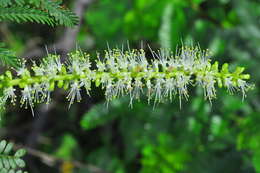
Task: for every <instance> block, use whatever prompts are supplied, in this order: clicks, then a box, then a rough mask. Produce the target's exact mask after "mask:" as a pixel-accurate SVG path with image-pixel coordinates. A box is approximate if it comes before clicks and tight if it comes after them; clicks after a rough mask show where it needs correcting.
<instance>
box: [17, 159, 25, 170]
mask: <svg viewBox="0 0 260 173" xmlns="http://www.w3.org/2000/svg"><path fill="white" fill-rule="evenodd" d="M15 163H16V164H17V165H18V166H19V167H21V168H23V167H25V162H24V161H23V160H22V159H20V158H16V159H15Z"/></svg>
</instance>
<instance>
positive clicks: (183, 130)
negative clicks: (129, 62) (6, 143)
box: [3, 0, 260, 173]
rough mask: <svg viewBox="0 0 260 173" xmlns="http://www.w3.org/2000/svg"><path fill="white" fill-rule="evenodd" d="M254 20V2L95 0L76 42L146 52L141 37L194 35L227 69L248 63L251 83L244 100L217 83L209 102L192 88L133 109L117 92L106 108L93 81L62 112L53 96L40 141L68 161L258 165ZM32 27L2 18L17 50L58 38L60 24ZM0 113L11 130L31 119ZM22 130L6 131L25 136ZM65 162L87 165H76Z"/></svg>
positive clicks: (125, 168)
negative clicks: (185, 95) (83, 96)
mask: <svg viewBox="0 0 260 173" xmlns="http://www.w3.org/2000/svg"><path fill="white" fill-rule="evenodd" d="M72 2H73V0H71V1H70V3H72ZM68 5H69V3H68ZM259 20H260V2H259V1H258V0H250V1H249V0H160V1H158V0H133V1H129V0H120V1H118V0H99V1H94V2H93V3H92V4H91V5H90V6H89V7H88V9H87V11H86V12H85V14H84V22H83V25H82V26H81V28H80V32H79V34H78V37H77V39H78V44H79V46H80V47H81V48H82V49H84V50H88V51H90V53H95V51H96V50H103V49H105V48H106V47H107V43H109V46H110V47H116V46H118V47H121V45H122V44H123V43H126V41H129V43H130V46H131V47H132V48H140V46H141V42H143V46H144V48H145V49H147V50H148V48H147V46H146V45H147V44H149V45H150V46H151V47H153V48H160V47H168V48H169V47H170V48H172V49H175V48H176V46H178V45H180V44H182V43H183V44H198V43H199V45H200V46H201V47H202V48H209V49H210V50H211V51H212V53H213V55H214V57H213V60H218V61H219V62H221V63H223V62H229V63H230V64H231V68H233V67H234V66H237V65H242V66H245V67H246V69H247V73H249V74H251V76H252V79H251V80H252V82H253V83H255V86H256V87H255V89H254V91H251V92H249V93H248V96H247V97H246V99H245V100H244V101H242V96H237V95H229V94H227V93H226V92H225V91H223V90H221V89H220V90H219V91H218V93H219V95H218V98H217V100H214V101H213V102H212V105H211V104H210V103H209V102H207V101H205V100H204V98H203V91H202V90H200V89H194V90H193V91H191V92H192V95H191V96H190V98H189V100H188V101H187V102H186V101H185V102H184V103H183V107H182V109H180V108H179V103H178V98H176V99H174V102H173V103H168V102H166V103H163V104H159V105H156V106H155V107H154V106H153V105H148V104H147V103H146V101H144V100H143V99H141V100H140V101H139V102H138V101H137V102H135V103H134V105H133V108H130V107H129V105H128V104H129V98H121V99H117V100H114V101H112V102H110V103H109V104H108V106H107V105H106V103H105V102H104V94H103V93H102V92H101V90H100V88H95V87H94V90H93V91H92V93H91V95H92V98H88V99H87V100H86V101H85V102H82V103H79V104H75V105H73V106H72V107H71V109H70V110H67V109H66V108H67V107H66V106H67V104H66V102H65V101H64V100H62V99H60V97H59V95H58V94H57V96H56V97H55V98H56V99H54V100H55V109H52V110H51V111H50V112H49V114H50V115H51V116H49V117H50V118H49V122H48V125H46V127H45V128H44V131H43V132H42V134H41V135H42V136H43V137H42V138H47V139H48V140H47V141H48V142H42V143H41V145H40V146H39V149H40V150H42V151H44V152H47V153H49V154H51V155H54V156H55V157H59V158H63V159H64V160H66V163H67V162H70V161H71V163H72V164H73V162H72V161H73V160H80V161H81V162H82V163H86V164H87V163H90V164H93V165H96V166H97V167H99V168H102V169H103V170H106V171H108V172H111V173H132V172H139V173H158V172H159V173H175V172H185V173H214V172H216V173H218V172H227V173H233V172H234V173H240V172H241V173H242V172H243V173H244V172H249V173H255V172H256V173H257V172H260V125H259V124H260V97H259V87H258V86H259V82H260V77H259V74H260V68H259V66H260V49H259V47H260V41H259V40H260V22H259ZM35 27H38V28H40V29H39V30H37V32H36V31H35V30H32V32H31V33H28V32H26V30H28V29H29V30H30V28H26V26H21V28H19V29H18V28H17V25H14V24H9V28H10V31H12V32H11V33H9V35H8V37H3V39H4V40H3V41H5V39H6V38H9V39H7V41H6V43H7V44H8V46H9V47H11V48H13V49H15V50H17V49H18V50H19V52H23V51H25V49H26V46H25V45H26V44H22V43H25V42H26V40H28V39H32V38H34V37H40V38H41V43H40V45H41V44H42V45H44V44H46V43H48V42H53V41H54V40H55V39H56V38H57V37H58V36H59V31H60V28H57V29H56V30H53V29H50V28H48V27H43V26H38V25H35ZM21 33H24V34H21ZM46 33H49V34H50V37H47V38H46ZM14 38H17V39H14ZM92 50H94V51H93V52H92ZM59 94H64V93H59ZM7 115H8V116H6V118H5V119H4V123H5V125H6V126H5V127H8V129H17V128H19V127H16V125H19V124H26V122H28V121H29V122H30V121H32V118H31V117H30V116H28V115H30V111H28V112H26V111H21V110H20V109H19V108H17V109H16V108H15V109H10V111H9V112H8V113H7ZM25 132H26V133H28V132H30V130H29V129H28V130H27V131H26V130H25ZM25 132H23V131H22V132H21V133H20V134H19V135H20V136H19V135H13V136H12V135H11V136H10V134H8V133H7V135H9V137H10V138H16V139H17V140H20V141H24V140H25V139H24V138H23V137H21V135H24V134H25ZM35 164H36V165H37V166H38V168H39V169H38V172H42V170H43V169H44V170H49V171H50V172H57V168H52V167H48V166H45V165H44V164H43V163H42V162H40V161H35ZM27 166H28V164H27ZM63 166H64V165H63ZM61 167H62V166H61ZM60 170H64V169H60ZM66 170H67V172H69V171H70V172H72V171H74V172H76V173H78V172H87V171H89V170H88V169H86V168H73V166H72V168H71V169H66ZM68 170H69V171H68ZM63 172H65V171H63Z"/></svg>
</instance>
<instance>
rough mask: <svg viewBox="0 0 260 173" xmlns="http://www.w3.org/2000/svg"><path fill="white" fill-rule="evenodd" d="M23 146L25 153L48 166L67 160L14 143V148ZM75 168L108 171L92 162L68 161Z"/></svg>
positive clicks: (97, 171) (92, 171)
mask: <svg viewBox="0 0 260 173" xmlns="http://www.w3.org/2000/svg"><path fill="white" fill-rule="evenodd" d="M20 148H23V149H25V150H26V151H27V153H28V154H29V155H31V156H34V157H37V158H39V159H40V160H41V161H42V162H43V163H45V164H46V165H48V166H53V165H56V164H58V163H64V162H67V160H64V159H61V158H58V157H55V156H52V155H50V154H47V153H44V152H42V151H39V150H36V149H33V148H30V147H26V146H23V145H18V144H15V145H14V149H16V150H17V149H20ZM69 162H70V163H71V164H72V165H73V166H74V167H75V168H83V169H88V170H89V171H90V172H91V173H108V172H107V171H105V170H103V169H101V168H99V167H97V166H95V165H92V164H84V163H82V162H79V161H69Z"/></svg>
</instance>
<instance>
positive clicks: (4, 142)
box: [0, 140, 7, 153]
mask: <svg viewBox="0 0 260 173" xmlns="http://www.w3.org/2000/svg"><path fill="white" fill-rule="evenodd" d="M6 144H7V142H6V140H2V141H1V142H0V153H2V152H3V151H4V149H5V146H6Z"/></svg>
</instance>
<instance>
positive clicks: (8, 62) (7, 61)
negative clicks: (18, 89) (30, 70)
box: [0, 43, 19, 67]
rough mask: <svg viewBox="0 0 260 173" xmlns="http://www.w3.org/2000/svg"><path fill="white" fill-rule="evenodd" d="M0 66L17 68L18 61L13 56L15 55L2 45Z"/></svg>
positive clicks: (0, 44)
mask: <svg viewBox="0 0 260 173" xmlns="http://www.w3.org/2000/svg"><path fill="white" fill-rule="evenodd" d="M0 65H1V66H11V67H18V65H19V59H18V58H17V57H16V56H15V53H14V52H13V51H11V50H9V49H7V48H5V47H4V44H3V43H0Z"/></svg>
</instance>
